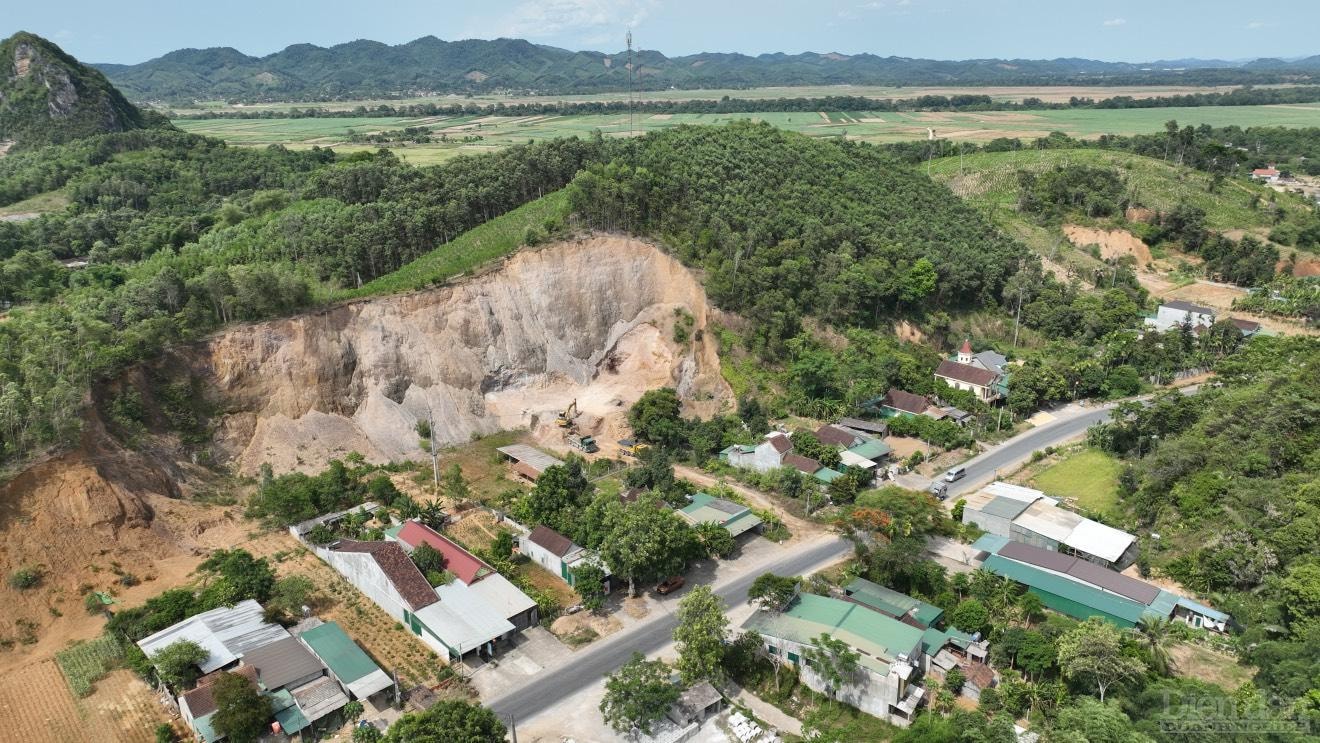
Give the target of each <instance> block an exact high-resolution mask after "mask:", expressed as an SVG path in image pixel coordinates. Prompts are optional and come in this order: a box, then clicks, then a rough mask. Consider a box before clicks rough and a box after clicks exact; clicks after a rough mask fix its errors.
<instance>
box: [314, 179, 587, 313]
mask: <svg viewBox="0 0 1320 743" xmlns="http://www.w3.org/2000/svg"><path fill="white" fill-rule="evenodd" d="M567 214H568V195H567V194H565V193H564V192H563V191H557V192H555V193H552V194H550V195H549V196H546V197H544V198H541V199H537V200H536V201H533V202H531V203H529V204H524V205H522V206H520V207H518V208H517V209H514V210H513V211H511V212H509V213H508V214H504V215H501V216H499V217H497V218H495V219H492V220H491V221H489V222H486V223H485V224H482V225H480V226H478V227H474V228H473V229H471V230H468V231H467V232H464V233H463V234H462V235H459V236H458V237H457V238H455V239H453V240H451V241H449V242H447V243H445V244H444V245H441V246H440V247H438V248H436V249H435V250H432V251H431V252H430V253H427V254H426V255H424V256H422V257H421V258H418V259H417V260H415V261H413V262H412V263H409V264H408V265H406V266H404V267H403V268H400V269H399V270H398V271H395V272H393V273H389V274H386V275H384V276H381V277H380V278H378V279H376V280H375V281H372V282H369V283H367V284H365V285H363V286H362V287H361V288H360V289H351V290H346V291H343V292H340V293H338V294H336V295H335V296H334V297H332V299H349V298H352V297H369V296H376V295H380V294H396V293H398V292H406V291H413V290H415V289H423V288H425V287H428V286H432V285H434V284H439V283H441V282H443V281H445V280H447V279H451V278H453V277H455V276H458V275H459V274H462V273H466V272H468V271H471V270H473V269H475V268H477V267H479V266H481V265H482V264H484V263H486V262H488V261H492V260H494V259H496V258H501V257H503V256H506V255H508V254H510V253H512V252H514V251H516V250H517V249H518V248H520V247H522V246H523V238H524V237H525V236H526V235H527V229H528V228H529V227H536V228H538V229H544V226H545V224H546V223H547V222H559V221H561V220H562V219H563V218H564V217H565V216H567Z"/></svg>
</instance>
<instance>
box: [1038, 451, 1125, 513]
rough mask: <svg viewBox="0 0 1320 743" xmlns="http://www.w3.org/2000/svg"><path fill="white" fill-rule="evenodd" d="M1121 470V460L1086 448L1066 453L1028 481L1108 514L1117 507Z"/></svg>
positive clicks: (1082, 508) (1090, 509) (1080, 506)
mask: <svg viewBox="0 0 1320 743" xmlns="http://www.w3.org/2000/svg"><path fill="white" fill-rule="evenodd" d="M1122 471H1123V465H1122V463H1120V462H1119V461H1118V460H1117V459H1115V458H1114V457H1112V456H1110V455H1109V454H1106V453H1105V452H1102V451H1099V450H1098V449H1090V448H1084V449H1080V450H1077V451H1074V452H1072V453H1068V454H1065V455H1063V457H1062V458H1061V459H1059V461H1057V462H1055V463H1054V464H1051V465H1049V466H1047V467H1045V469H1043V470H1041V471H1039V472H1037V473H1036V474H1035V475H1034V476H1032V478H1031V479H1030V481H1029V482H1028V484H1029V485H1031V487H1034V488H1036V489H1038V490H1043V491H1045V492H1046V493H1047V494H1049V495H1052V496H1054V497H1056V498H1064V499H1066V500H1068V501H1070V502H1071V504H1072V505H1074V506H1075V507H1077V508H1079V509H1081V510H1084V511H1089V512H1092V513H1096V514H1109V513H1113V512H1114V511H1116V510H1117V508H1118V476H1119V473H1121V472H1122Z"/></svg>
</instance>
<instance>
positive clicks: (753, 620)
mask: <svg viewBox="0 0 1320 743" xmlns="http://www.w3.org/2000/svg"><path fill="white" fill-rule="evenodd" d="M742 626H743V629H746V630H752V631H755V632H756V633H758V634H759V635H760V636H761V637H762V639H763V640H764V642H765V647H766V651H767V652H768V653H769V654H770V655H771V656H772V657H773V658H774V659H775V660H776V661H777V662H779V663H783V664H785V665H791V666H794V667H795V668H797V670H798V673H799V674H800V676H801V678H802V681H803V683H805V684H806V685H807V686H808V687H809V688H811V689H813V690H815V691H818V692H822V693H827V692H828V689H829V684H828V682H827V681H826V680H825V679H824V678H822V677H821V676H820V675H819V674H817V673H816V671H815V670H814V669H812V667H811V666H810V665H809V664H807V663H806V662H805V657H806V656H807V655H808V653H809V652H810V651H811V650H812V649H813V648H814V647H815V645H814V644H813V643H815V641H816V638H819V637H820V636H821V635H829V636H830V637H832V638H834V639H836V640H841V641H843V642H844V643H846V644H847V645H848V647H849V648H850V649H851V650H853V651H854V652H856V653H858V655H859V656H860V657H859V659H858V665H859V667H860V669H859V672H858V674H857V676H856V677H855V678H853V679H852V680H850V681H847V682H846V683H844V684H843V685H842V687H841V688H839V689H838V690H837V691H836V692H835V696H836V697H837V698H838V699H839V700H840V701H842V702H844V703H845V704H848V705H851V706H853V707H855V708H857V709H859V710H861V711H863V712H866V713H867V714H869V715H873V716H875V717H878V718H880V719H882V720H886V721H888V722H890V723H893V724H895V725H898V726H899V727H907V726H908V725H909V724H910V723H911V721H912V718H913V716H914V715H915V713H916V709H917V707H918V706H919V705H920V704H921V701H922V699H923V697H924V696H925V693H926V692H925V689H924V688H922V687H921V686H920V683H919V682H920V680H921V678H922V675H923V674H924V673H925V671H926V669H927V667H928V661H929V658H930V656H931V655H932V654H937V653H938V652H939V651H940V650H942V649H943V646H941V647H940V648H933V647H931V648H929V649H928V647H927V645H926V632H927V631H926V630H922V629H920V628H918V627H913V626H910V625H908V624H905V623H903V622H900V621H898V620H896V619H893V618H891V617H888V616H885V615H884V614H882V613H880V612H878V611H875V610H874V609H871V608H869V607H867V606H864V605H862V604H858V603H854V602H851V601H845V600H843V599H836V598H830V597H826V596H817V595H814V594H800V595H799V596H797V598H795V599H794V600H793V601H792V603H790V604H789V605H788V607H787V608H785V609H784V610H783V611H782V612H778V611H758V612H756V613H754V614H753V615H752V616H751V617H750V618H748V619H747V621H746V622H744V623H743V625H742Z"/></svg>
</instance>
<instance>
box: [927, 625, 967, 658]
mask: <svg viewBox="0 0 1320 743" xmlns="http://www.w3.org/2000/svg"><path fill="white" fill-rule="evenodd" d="M971 644H972V636H971V635H969V634H967V633H966V632H960V631H958V630H957V629H954V628H953V627H950V628H948V629H935V628H934V627H931V628H930V629H928V630H926V631H925V632H924V633H922V635H921V652H923V653H925V654H926V655H931V656H933V655H935V654H936V653H938V652H940V648H942V647H944V646H945V645H957V646H958V647H960V648H962V649H963V650H966V649H967V646H968V645H971Z"/></svg>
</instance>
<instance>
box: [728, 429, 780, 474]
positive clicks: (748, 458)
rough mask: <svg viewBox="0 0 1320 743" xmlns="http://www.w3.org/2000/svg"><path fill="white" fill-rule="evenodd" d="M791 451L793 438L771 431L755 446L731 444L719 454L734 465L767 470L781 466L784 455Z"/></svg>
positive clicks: (759, 470)
mask: <svg viewBox="0 0 1320 743" xmlns="http://www.w3.org/2000/svg"><path fill="white" fill-rule="evenodd" d="M791 451H793V440H792V439H791V438H789V437H788V436H787V435H786V434H783V433H780V432H778V431H772V432H770V433H768V434H766V435H765V438H763V439H761V443H759V444H757V445H756V446H755V447H747V446H731V447H729V448H728V449H725V450H724V451H723V452H721V454H723V455H724V456H725V459H726V460H727V461H728V462H729V464H731V465H733V466H734V467H740V468H742V469H750V470H756V471H757V472H769V471H770V470H776V469H779V468H780V467H783V466H784V456H785V455H787V454H788V453H789V452H791Z"/></svg>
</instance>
